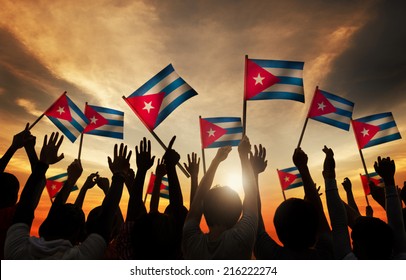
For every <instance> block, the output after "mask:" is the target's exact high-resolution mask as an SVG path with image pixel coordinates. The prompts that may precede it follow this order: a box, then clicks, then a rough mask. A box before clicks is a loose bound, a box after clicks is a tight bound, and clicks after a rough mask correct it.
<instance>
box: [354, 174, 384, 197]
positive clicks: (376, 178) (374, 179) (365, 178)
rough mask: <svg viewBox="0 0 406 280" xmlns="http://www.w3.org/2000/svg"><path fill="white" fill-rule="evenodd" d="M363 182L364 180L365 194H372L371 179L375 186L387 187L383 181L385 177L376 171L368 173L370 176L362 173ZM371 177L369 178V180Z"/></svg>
mask: <svg viewBox="0 0 406 280" xmlns="http://www.w3.org/2000/svg"><path fill="white" fill-rule="evenodd" d="M360 176H361V182H362V188H363V189H364V193H365V195H369V194H371V189H370V187H369V181H372V182H373V183H374V184H375V186H377V187H381V188H383V187H385V184H384V182H383V179H382V178H381V177H380V176H379V175H378V173H376V172H372V173H368V176H367V175H366V174H363V175H361V174H360ZM368 177H369V180H368Z"/></svg>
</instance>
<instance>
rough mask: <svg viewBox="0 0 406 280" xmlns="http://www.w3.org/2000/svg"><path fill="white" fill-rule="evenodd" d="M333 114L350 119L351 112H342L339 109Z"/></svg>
mask: <svg viewBox="0 0 406 280" xmlns="http://www.w3.org/2000/svg"><path fill="white" fill-rule="evenodd" d="M334 114H337V115H340V116H344V117H348V118H351V117H352V111H347V110H343V109H340V108H336V111H335V112H334ZM348 122H350V121H348Z"/></svg>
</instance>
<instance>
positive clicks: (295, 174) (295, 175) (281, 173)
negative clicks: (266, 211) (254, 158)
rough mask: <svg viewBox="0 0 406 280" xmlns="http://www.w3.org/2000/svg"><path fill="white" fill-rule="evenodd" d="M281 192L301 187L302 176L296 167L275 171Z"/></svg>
mask: <svg viewBox="0 0 406 280" xmlns="http://www.w3.org/2000/svg"><path fill="white" fill-rule="evenodd" d="M277 171H278V177H279V182H280V183H281V187H282V190H283V191H286V190H290V189H294V188H298V187H301V186H303V181H302V176H301V175H300V173H299V170H298V169H297V168H296V167H289V168H285V169H277Z"/></svg>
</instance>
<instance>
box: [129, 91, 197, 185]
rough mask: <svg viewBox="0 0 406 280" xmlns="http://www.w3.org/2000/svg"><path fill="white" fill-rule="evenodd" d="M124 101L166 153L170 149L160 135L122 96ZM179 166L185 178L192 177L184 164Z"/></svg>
mask: <svg viewBox="0 0 406 280" xmlns="http://www.w3.org/2000/svg"><path fill="white" fill-rule="evenodd" d="M122 97H123V99H124V101H125V102H126V103H127V105H128V106H130V108H131V110H133V112H134V113H135V114H136V115H137V116H138V118H139V119H140V120H141V122H142V123H143V124H144V125H145V127H146V128H147V129H148V131H149V132H150V133H151V135H152V136H153V137H154V138H155V140H156V141H157V142H158V143H159V144H160V145H161V146H162V148H164V150H165V151H166V150H167V149H168V148H167V147H166V145H165V144H164V142H162V140H161V139H160V138H159V137H158V135H157V134H156V133H155V132H154V131H153V130H152V129H149V127H148V126H147V125H146V123H145V122H144V120H143V119H142V118H140V116H139V115H138V113H137V112H136V111H135V110H134V109H133V107H132V106H131V104H130V103H129V102H128V101H127V98H126V97H125V96H122ZM177 166H178V167H179V169H180V170H181V171H182V172H183V173H184V174H185V176H186V177H187V178H189V177H190V175H189V173H188V172H187V171H186V169H185V168H184V167H183V166H182V164H180V163H179V162H178V163H177Z"/></svg>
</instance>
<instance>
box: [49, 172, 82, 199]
mask: <svg viewBox="0 0 406 280" xmlns="http://www.w3.org/2000/svg"><path fill="white" fill-rule="evenodd" d="M67 179H68V173H61V174H58V175H55V176H52V177H49V178H48V179H46V184H45V187H46V189H47V191H48V194H49V197H50V198H51V199H52V198H55V196H56V195H57V194H58V192H59V191H60V190H61V189H62V187H63V184H64V183H65V181H66V180H67ZM76 190H78V187H77V186H74V187H73V188H72V190H71V191H72V192H73V191H76Z"/></svg>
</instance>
